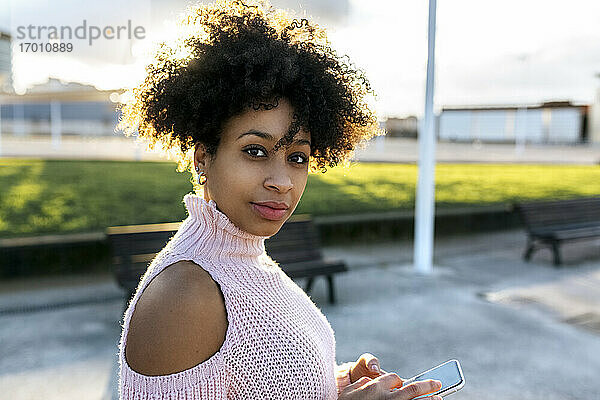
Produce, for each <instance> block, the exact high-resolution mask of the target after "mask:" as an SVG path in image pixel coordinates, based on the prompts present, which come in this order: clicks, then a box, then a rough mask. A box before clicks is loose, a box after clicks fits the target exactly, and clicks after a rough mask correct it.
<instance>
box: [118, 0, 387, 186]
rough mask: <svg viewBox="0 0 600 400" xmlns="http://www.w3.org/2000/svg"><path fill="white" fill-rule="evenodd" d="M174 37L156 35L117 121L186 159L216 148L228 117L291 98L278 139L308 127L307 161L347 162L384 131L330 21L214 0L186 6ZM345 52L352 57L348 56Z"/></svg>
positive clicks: (259, 1)
mask: <svg viewBox="0 0 600 400" xmlns="http://www.w3.org/2000/svg"><path fill="white" fill-rule="evenodd" d="M179 28H180V34H179V36H178V38H177V39H176V40H175V41H174V43H173V44H171V45H168V44H167V43H166V42H161V43H159V44H158V46H157V48H156V49H155V50H154V53H153V58H152V59H151V62H150V64H149V65H148V66H147V67H146V76H145V79H144V81H143V83H141V84H140V85H139V86H137V87H134V88H133V89H130V90H129V92H128V93H126V96H125V98H127V97H129V99H130V100H129V101H125V102H124V103H123V104H122V105H121V106H120V111H121V117H120V121H119V123H118V125H117V127H116V130H123V131H124V133H125V134H126V135H132V134H136V131H137V135H138V136H139V137H140V139H145V140H146V141H147V142H148V146H149V148H151V149H154V148H155V146H156V145H157V144H158V145H159V147H161V148H162V149H163V150H166V151H170V152H171V153H173V152H174V153H176V156H177V158H178V170H179V171H185V170H186V169H189V170H190V172H192V174H194V172H193V171H192V168H191V167H192V162H191V160H192V159H193V158H192V157H191V156H190V154H187V153H188V151H190V150H193V149H194V147H195V145H196V144H197V143H202V144H204V145H205V146H206V149H207V153H208V154H209V155H211V156H213V157H214V156H215V155H216V150H217V147H218V145H219V140H220V136H221V129H222V127H223V125H224V123H225V122H226V121H227V120H228V119H229V118H231V117H232V116H235V115H237V114H240V113H241V112H243V111H245V110H246V109H247V107H253V108H254V109H256V110H258V109H260V108H261V107H262V108H264V109H270V108H272V107H276V106H277V101H278V99H279V98H281V97H284V98H286V99H287V100H288V101H289V102H290V104H291V106H292V107H293V110H294V115H293V121H292V124H291V127H290V128H289V131H288V132H287V134H286V135H285V136H284V138H282V140H281V141H280V143H278V145H287V144H288V143H290V142H291V140H292V139H293V137H294V135H295V134H296V133H297V132H298V131H299V130H300V128H303V129H304V130H305V131H307V132H309V133H310V135H311V142H312V144H311V154H310V161H309V170H310V171H312V172H314V171H316V170H318V169H320V170H321V171H322V172H326V170H327V168H326V165H328V166H329V167H334V166H336V165H337V164H338V163H340V162H341V163H343V164H344V165H345V166H347V165H348V164H349V162H348V159H349V158H351V157H352V155H353V153H354V151H355V149H356V147H357V145H359V146H361V147H364V146H365V145H366V141H368V140H369V139H371V138H372V137H373V136H376V135H381V134H385V132H384V131H383V130H382V129H381V128H380V127H379V124H378V122H377V118H376V115H375V113H374V112H373V111H372V110H371V109H370V108H369V106H368V104H367V102H366V101H365V98H366V95H367V94H369V93H370V94H372V95H373V96H375V97H376V95H375V93H374V92H373V90H372V88H371V86H370V84H369V81H368V80H367V79H366V77H365V76H364V73H363V72H362V71H361V70H360V69H358V68H356V67H354V66H353V65H352V64H351V63H350V62H349V60H348V59H347V56H345V55H344V56H341V57H340V56H338V55H337V54H336V52H335V51H334V50H333V49H331V47H330V45H329V41H328V39H327V38H326V35H325V30H324V29H323V28H321V27H319V26H318V25H317V24H315V23H312V22H309V20H307V19H306V18H302V19H292V17H291V16H290V15H289V13H288V12H287V11H285V10H281V9H274V8H273V7H272V6H271V5H270V4H269V3H268V2H267V1H266V0H264V1H263V0H256V1H253V0H248V1H246V2H245V3H244V2H242V1H240V0H217V1H215V2H214V3H212V4H196V5H194V6H192V7H188V9H187V10H186V12H185V13H184V15H183V18H182V19H181V20H180V22H179ZM344 59H345V60H344Z"/></svg>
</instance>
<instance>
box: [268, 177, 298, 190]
mask: <svg viewBox="0 0 600 400" xmlns="http://www.w3.org/2000/svg"><path fill="white" fill-rule="evenodd" d="M265 186H266V187H267V188H269V189H275V190H277V191H279V192H281V193H285V192H287V191H289V190H290V189H291V188H292V187H293V185H292V180H291V179H290V177H289V176H287V177H286V176H283V175H281V174H280V175H278V176H276V177H273V178H269V179H267V180H266V181H265Z"/></svg>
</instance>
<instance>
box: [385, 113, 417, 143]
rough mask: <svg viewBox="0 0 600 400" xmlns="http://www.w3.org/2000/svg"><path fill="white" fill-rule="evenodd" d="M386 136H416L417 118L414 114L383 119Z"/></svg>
mask: <svg viewBox="0 0 600 400" xmlns="http://www.w3.org/2000/svg"><path fill="white" fill-rule="evenodd" d="M385 129H386V131H387V134H386V136H388V137H409V138H416V137H417V135H418V120H417V117H415V116H410V117H406V118H388V119H386V121H385Z"/></svg>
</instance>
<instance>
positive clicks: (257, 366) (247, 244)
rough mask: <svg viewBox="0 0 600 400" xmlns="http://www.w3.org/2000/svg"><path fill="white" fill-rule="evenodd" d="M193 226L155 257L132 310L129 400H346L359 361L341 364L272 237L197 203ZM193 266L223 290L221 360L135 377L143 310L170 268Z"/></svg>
mask: <svg viewBox="0 0 600 400" xmlns="http://www.w3.org/2000/svg"><path fill="white" fill-rule="evenodd" d="M184 203H185V205H186V208H187V210H188V214H189V215H188V217H187V218H186V219H185V220H184V221H183V223H182V224H181V226H180V228H179V230H178V231H177V233H176V234H175V236H174V237H173V238H172V239H171V240H170V241H169V243H168V244H167V245H166V246H165V247H164V248H163V249H162V250H161V252H160V253H159V254H157V256H156V257H155V258H154V260H153V261H152V263H151V264H150V266H149V267H148V270H147V271H146V273H145V274H144V276H143V277H142V279H141V280H140V283H139V285H138V288H137V291H136V293H135V295H134V297H133V298H132V299H131V301H130V302H129V305H128V307H127V310H126V311H125V316H124V322H123V330H122V333H121V340H120V343H119V366H120V368H119V372H120V376H119V396H120V398H121V399H132V400H133V399H136V400H137V399H164V400H167V399H173V400H175V399H177V400H180V399H198V400H199V399H211V400H212V399H240V400H242V399H243V400H250V399H261V400H266V399H289V400H291V399H297V400H310V399H314V400H317V399H319V400H323V399H327V400H329V399H337V398H338V395H339V393H340V391H341V390H343V388H344V387H346V386H347V385H349V384H350V378H349V373H348V370H349V366H350V365H352V363H351V362H347V363H344V364H342V365H337V364H336V361H335V338H334V332H333V329H332V328H331V325H330V324H329V322H328V321H327V318H326V317H325V316H324V315H323V313H322V312H321V310H320V309H319V308H318V307H317V306H316V305H315V304H314V303H313V301H312V300H311V299H310V297H309V296H307V295H306V293H305V292H304V291H303V290H302V289H301V288H300V287H299V286H298V285H297V284H296V283H295V282H294V281H293V280H291V279H290V278H289V277H288V276H287V275H286V274H285V273H284V272H283V271H282V270H281V268H280V267H279V265H278V264H277V263H276V262H275V261H273V259H271V258H270V257H269V256H268V255H267V253H266V252H265V245H264V241H265V239H267V238H268V236H255V235H253V234H250V233H248V232H246V231H243V230H241V229H239V228H238V227H237V226H235V225H234V224H233V223H232V222H231V220H229V218H228V217H227V216H226V215H225V214H224V213H222V212H221V211H219V210H218V209H217V207H216V203H215V202H214V201H213V200H210V201H206V200H204V198H203V197H200V196H197V195H193V194H187V195H185V196H184ZM179 260H192V261H193V262H195V263H196V264H198V265H199V266H200V267H201V268H203V269H204V270H206V271H207V272H208V273H209V274H210V275H211V277H212V278H213V279H214V280H215V281H216V282H217V283H218V284H219V286H220V288H221V291H222V292H223V297H224V299H225V307H226V310H227V320H228V327H227V333H226V335H225V341H224V343H223V345H222V346H221V348H220V349H219V351H217V352H216V353H215V354H214V355H212V356H211V357H210V358H209V359H207V360H205V361H204V362H201V363H200V364H197V365H196V366H194V367H191V368H189V369H186V370H184V371H181V372H176V373H172V374H168V375H160V376H148V375H143V374H140V373H138V372H136V371H134V370H133V369H131V368H130V366H129V364H127V360H126V359H125V346H126V344H127V343H126V340H125V339H126V337H127V332H128V329H129V323H130V320H131V315H132V314H133V310H134V308H135V305H136V302H137V301H138V299H139V298H140V295H141V294H142V292H143V290H144V289H145V288H146V286H147V285H148V283H149V282H150V281H151V280H152V279H153V278H154V277H155V276H156V275H157V274H158V273H159V272H161V271H162V270H163V269H164V268H165V267H167V266H169V265H171V264H173V263H175V262H176V261H179Z"/></svg>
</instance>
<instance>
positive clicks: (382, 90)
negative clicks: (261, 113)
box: [0, 0, 600, 119]
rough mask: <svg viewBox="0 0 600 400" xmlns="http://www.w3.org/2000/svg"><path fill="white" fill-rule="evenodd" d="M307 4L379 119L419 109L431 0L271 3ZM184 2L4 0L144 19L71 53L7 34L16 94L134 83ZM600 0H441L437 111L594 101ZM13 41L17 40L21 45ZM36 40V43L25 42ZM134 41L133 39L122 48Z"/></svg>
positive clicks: (50, 15) (52, 18)
mask: <svg viewBox="0 0 600 400" xmlns="http://www.w3.org/2000/svg"><path fill="white" fill-rule="evenodd" d="M272 3H273V5H275V6H277V7H284V8H290V9H292V10H294V11H296V12H298V13H299V14H300V15H302V12H303V11H304V10H305V11H306V13H307V14H308V15H309V16H311V17H312V18H314V20H316V21H317V22H318V23H319V24H321V25H323V26H324V27H325V28H326V29H327V30H328V37H329V39H330V41H331V44H332V46H333V47H334V48H335V49H336V50H337V51H338V52H339V53H340V54H347V55H348V56H349V57H350V59H351V60H352V62H353V63H354V64H355V65H356V66H358V67H359V68H361V69H362V70H364V71H365V74H366V76H367V77H368V78H369V80H370V82H371V84H372V86H373V89H374V90H375V92H376V94H377V97H376V99H374V102H373V105H374V107H375V109H376V110H377V113H378V115H379V117H380V118H381V119H385V118H386V117H392V116H396V117H405V116H408V115H417V116H419V117H420V116H422V114H423V110H424V101H425V99H424V93H425V79H426V65H427V15H428V1H427V0H272ZM187 4H189V3H188V2H187V1H182V0H171V1H167V0H128V1H124V0H104V1H102V2H82V1H80V0H78V1H76V0H54V1H52V2H50V1H48V0H0V29H4V30H9V31H10V32H11V34H12V35H13V37H14V36H15V35H16V27H18V26H26V25H28V24H33V25H40V26H41V25H55V26H61V25H69V26H71V27H73V28H75V27H76V26H79V25H81V24H82V21H83V20H84V19H85V20H86V22H87V24H88V25H90V24H94V25H96V26H99V27H101V28H102V27H105V26H108V25H111V26H115V25H126V24H127V21H128V20H131V22H132V26H141V27H143V28H144V32H145V37H144V38H143V39H140V40H136V39H134V40H132V41H131V43H130V41H129V40H116V39H115V40H100V39H99V40H96V41H95V42H93V44H92V45H89V44H88V43H86V40H79V41H75V42H73V43H74V46H76V47H75V50H74V51H73V52H71V53H62V54H39V53H37V54H34V53H31V52H29V53H26V52H23V51H22V50H20V48H19V46H18V43H13V68H14V83H15V87H16V89H17V90H18V91H23V90H25V88H27V87H29V86H31V85H33V84H35V83H40V82H44V81H45V80H46V79H47V78H48V76H52V77H56V78H59V79H62V80H65V81H77V82H81V83H86V84H92V85H94V86H96V87H97V88H99V89H116V88H121V87H129V86H132V85H135V84H136V83H137V82H139V80H141V79H142V78H143V74H144V66H145V63H144V52H145V51H147V49H149V48H151V44H152V43H153V42H154V41H157V40H160V39H164V38H168V37H170V36H169V35H172V34H173V32H174V30H173V24H174V21H175V19H176V17H177V15H178V13H180V12H182V11H183V10H184V9H185V6H186V5H187ZM599 20H600V1H597V0H571V1H569V2H565V1H556V0H544V1H542V0H501V1H500V0H485V1H482V0H438V8H437V31H436V60H435V61H436V69H435V74H436V75H435V78H436V79H435V100H434V104H435V109H436V110H438V111H439V110H440V109H441V108H442V107H447V106H458V105H467V106H468V105H499V104H524V103H526V104H535V103H541V102H544V101H556V100H570V101H572V102H574V103H576V104H590V103H592V102H593V101H594V99H595V95H596V92H597V90H598V88H600V79H599V78H598V77H596V74H597V73H600V25H599V24H598V21H599ZM24 41H25V40H24V39H21V40H20V41H19V43H21V42H24ZM29 41H33V40H29ZM130 47H131V48H130Z"/></svg>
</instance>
